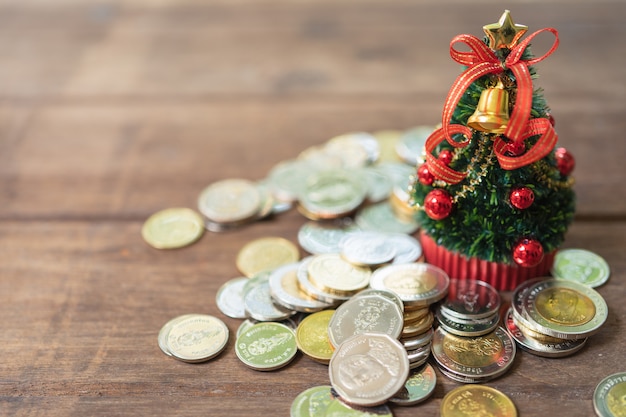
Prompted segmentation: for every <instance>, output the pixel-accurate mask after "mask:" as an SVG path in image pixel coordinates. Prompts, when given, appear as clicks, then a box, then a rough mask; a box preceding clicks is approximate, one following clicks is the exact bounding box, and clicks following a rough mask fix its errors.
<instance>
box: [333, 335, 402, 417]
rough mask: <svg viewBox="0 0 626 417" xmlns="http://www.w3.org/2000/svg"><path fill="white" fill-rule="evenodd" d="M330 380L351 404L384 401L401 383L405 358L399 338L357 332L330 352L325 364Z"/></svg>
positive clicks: (377, 403) (366, 404) (364, 404)
mask: <svg viewBox="0 0 626 417" xmlns="http://www.w3.org/2000/svg"><path fill="white" fill-rule="evenodd" d="M328 374H329V377H330V384H331V385H332V387H333V388H334V389H335V390H336V391H337V392H338V393H339V395H340V396H341V397H342V398H344V399H345V400H346V401H347V402H349V403H351V404H358V405H363V406H374V405H379V404H383V403H385V402H386V401H387V400H388V399H389V398H391V397H392V396H394V395H395V394H396V393H397V392H398V391H399V390H400V389H401V388H402V386H403V385H404V383H405V381H406V379H407V377H408V376H409V360H408V358H407V354H406V351H405V350H404V347H403V346H402V344H400V342H398V341H397V340H396V339H394V338H392V337H391V336H389V335H386V334H381V333H363V334H357V335H355V336H353V337H351V338H349V339H347V340H345V341H344V342H343V343H342V344H341V345H340V346H339V347H338V348H337V349H336V350H335V352H334V353H333V356H332V357H331V359H330V363H329V366H328Z"/></svg>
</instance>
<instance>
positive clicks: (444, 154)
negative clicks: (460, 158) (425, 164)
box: [437, 149, 454, 165]
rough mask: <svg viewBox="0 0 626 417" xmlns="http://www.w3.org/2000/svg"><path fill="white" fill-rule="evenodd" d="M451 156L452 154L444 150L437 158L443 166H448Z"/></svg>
mask: <svg viewBox="0 0 626 417" xmlns="http://www.w3.org/2000/svg"><path fill="white" fill-rule="evenodd" d="M453 156H454V155H453V154H452V152H450V151H449V150H448V149H444V150H442V151H441V152H439V156H438V157H437V158H438V159H439V160H440V161H441V162H443V163H444V164H446V165H450V162H452V157H453Z"/></svg>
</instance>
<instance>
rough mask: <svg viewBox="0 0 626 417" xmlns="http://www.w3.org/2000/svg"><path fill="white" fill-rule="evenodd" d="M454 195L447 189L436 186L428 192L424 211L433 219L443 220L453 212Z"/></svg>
mask: <svg viewBox="0 0 626 417" xmlns="http://www.w3.org/2000/svg"><path fill="white" fill-rule="evenodd" d="M452 204H453V202H452V196H451V195H450V193H448V192H447V191H446V190H442V189H441V188H435V189H434V190H432V191H430V192H429V193H428V194H426V198H425V199H424V211H425V212H426V214H427V215H428V217H430V218H431V219H433V220H442V219H445V218H446V217H448V216H449V215H450V213H451V212H452Z"/></svg>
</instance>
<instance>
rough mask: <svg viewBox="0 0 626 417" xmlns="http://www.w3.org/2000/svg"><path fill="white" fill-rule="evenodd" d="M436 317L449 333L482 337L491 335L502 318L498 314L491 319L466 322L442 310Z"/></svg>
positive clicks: (438, 311)
mask: <svg viewBox="0 0 626 417" xmlns="http://www.w3.org/2000/svg"><path fill="white" fill-rule="evenodd" d="M435 315H436V317H437V321H438V322H439V325H440V326H441V327H443V328H444V329H445V330H446V331H447V332H449V333H452V334H455V335H457V336H481V335H484V334H487V333H491V332H492V331H494V330H495V329H496V327H498V324H499V323H500V316H499V315H498V313H497V312H496V314H494V315H492V316H491V317H487V318H485V319H478V320H464V319H459V318H458V317H450V316H448V315H447V314H446V313H445V312H444V310H443V309H441V308H439V309H437V312H436V313H435Z"/></svg>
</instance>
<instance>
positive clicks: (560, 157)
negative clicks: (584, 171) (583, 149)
mask: <svg viewBox="0 0 626 417" xmlns="http://www.w3.org/2000/svg"><path fill="white" fill-rule="evenodd" d="M554 156H555V158H556V166H557V168H558V169H559V172H560V173H561V175H563V176H567V175H569V174H571V173H572V171H573V170H574V166H575V165H576V161H575V160H574V155H572V154H571V153H569V151H568V150H567V149H565V148H557V149H556V150H555V151H554Z"/></svg>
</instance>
